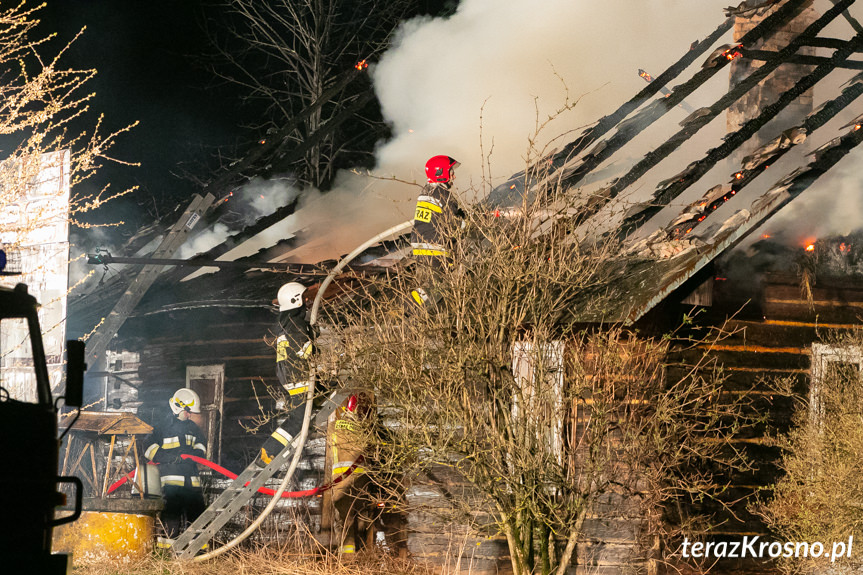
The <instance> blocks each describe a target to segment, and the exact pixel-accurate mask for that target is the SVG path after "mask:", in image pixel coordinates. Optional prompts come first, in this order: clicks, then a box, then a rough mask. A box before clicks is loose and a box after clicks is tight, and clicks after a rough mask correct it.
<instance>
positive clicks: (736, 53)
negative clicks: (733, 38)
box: [722, 44, 743, 61]
mask: <svg viewBox="0 0 863 575" xmlns="http://www.w3.org/2000/svg"><path fill="white" fill-rule="evenodd" d="M740 48H743V44H738V45H737V46H735V47H734V48H729V49H728V50H726V51H725V52H723V53H722V55H723V56H725V58H726V59H727V60H729V61H731V60H735V59H737V58H742V57H743V53H742V52H741V51H740Z"/></svg>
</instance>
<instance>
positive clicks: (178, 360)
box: [114, 308, 325, 541]
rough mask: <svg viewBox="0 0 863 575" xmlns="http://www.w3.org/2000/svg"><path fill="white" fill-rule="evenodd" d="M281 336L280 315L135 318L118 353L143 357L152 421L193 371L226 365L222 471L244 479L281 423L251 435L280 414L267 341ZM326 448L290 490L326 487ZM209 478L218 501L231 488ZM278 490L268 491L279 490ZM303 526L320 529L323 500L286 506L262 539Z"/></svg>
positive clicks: (143, 403) (316, 449) (248, 516)
mask: <svg viewBox="0 0 863 575" xmlns="http://www.w3.org/2000/svg"><path fill="white" fill-rule="evenodd" d="M275 328H276V315H275V314H273V313H271V312H269V311H268V310H258V309H253V310H249V309H225V310H221V309H217V308H205V309H200V310H188V311H181V312H173V313H170V314H167V313H166V314H157V315H153V316H147V317H144V318H132V319H130V320H129V321H128V322H127V325H126V326H124V328H123V331H121V333H120V337H119V338H117V340H116V343H115V344H114V347H115V348H119V349H123V348H125V347H127V346H128V347H130V348H134V351H135V352H137V353H139V355H140V364H139V370H138V378H139V380H140V386H139V389H138V399H139V402H140V408H139V410H138V413H139V416H140V417H141V418H142V419H144V420H145V421H148V420H155V418H156V415H157V414H160V413H161V414H164V412H165V410H167V409H169V407H168V399H169V398H170V397H171V395H172V394H173V393H174V391H176V390H177V389H178V388H180V387H184V386H185V385H186V367H187V366H190V365H210V364H224V366H225V373H224V377H225V379H224V407H223V417H222V429H221V441H222V450H221V453H222V457H221V464H222V465H223V466H224V467H226V468H228V469H230V470H232V471H234V472H237V473H239V472H240V471H242V470H243V469H244V468H245V467H246V465H248V464H249V463H250V462H251V461H252V459H253V458H254V457H255V455H256V454H257V453H258V450H259V449H260V446H261V445H262V444H263V442H264V441H265V440H266V438H267V437H268V436H269V434H270V433H271V432H272V430H273V429H274V428H275V426H276V425H277V420H276V419H274V420H273V421H271V422H270V423H268V424H266V425H263V426H262V427H261V429H260V430H259V431H257V433H253V432H251V431H249V430H248V428H249V427H253V426H255V425H256V420H258V419H260V417H261V416H262V413H271V412H273V411H275V399H273V397H272V396H271V395H270V393H269V392H268V388H272V390H281V386H280V385H279V382H278V379H277V377H276V365H275V362H276V359H275V358H276V356H275V350H274V349H273V348H272V347H270V346H269V345H268V344H267V343H266V342H265V338H266V339H267V340H268V341H271V340H272V339H273V338H274V336H273V333H274V331H275ZM324 445H325V442H324V438H323V437H322V436H320V435H313V436H312V438H311V439H310V441H309V444H308V445H307V449H306V451H305V457H304V459H303V460H301V462H300V467H299V469H298V471H297V474H296V476H295V479H294V481H293V482H292V487H291V488H290V489H292V490H306V489H311V488H313V487H315V486H317V485H320V484H321V482H322V480H323V469H324ZM202 477H206V478H209V479H207V480H205V490H206V491H208V492H209V493H210V494H211V495H214V494H216V493H218V492H219V491H220V490H221V489H223V488H224V487H226V486H227V485H229V484H230V481H229V480H225V479H224V478H222V477H221V476H220V475H218V474H216V473H215V472H209V471H206V472H204V473H202ZM271 483H272V482H271ZM278 483H279V481H275V483H274V484H273V485H269V486H270V487H272V488H275V487H277V486H278ZM268 502H269V498H268V497H267V496H261V497H259V498H256V499H254V500H253V501H252V503H251V504H250V506H249V507H248V508H247V510H246V512H244V513H240V514H238V516H237V517H235V518H234V520H233V521H232V522H231V523H229V524H228V525H227V526H226V527H225V529H224V530H223V532H220V537H221V538H222V539H227V538H229V536H230V535H231V534H234V533H238V532H240V531H242V529H243V528H245V526H246V525H248V523H250V522H251V521H252V520H253V519H254V517H256V516H257V515H258V513H259V512H260V510H261V509H263V507H264V506H265V505H266V504H267V503H268ZM298 522H300V523H302V524H303V525H305V526H308V527H310V528H312V530H314V529H315V528H316V526H317V525H318V524H319V522H320V501H319V499H318V498H305V499H285V500H283V501H282V502H281V503H280V504H279V506H278V507H277V508H276V510H275V511H274V513H273V515H272V516H271V518H270V519H268V522H267V524H266V526H267V528H266V529H264V530H262V533H261V534H260V535H258V536H257V537H258V538H259V540H260V541H265V540H267V538H272V537H275V534H277V533H279V532H281V533H285V528H287V527H289V526H291V525H295V524H297V523H298Z"/></svg>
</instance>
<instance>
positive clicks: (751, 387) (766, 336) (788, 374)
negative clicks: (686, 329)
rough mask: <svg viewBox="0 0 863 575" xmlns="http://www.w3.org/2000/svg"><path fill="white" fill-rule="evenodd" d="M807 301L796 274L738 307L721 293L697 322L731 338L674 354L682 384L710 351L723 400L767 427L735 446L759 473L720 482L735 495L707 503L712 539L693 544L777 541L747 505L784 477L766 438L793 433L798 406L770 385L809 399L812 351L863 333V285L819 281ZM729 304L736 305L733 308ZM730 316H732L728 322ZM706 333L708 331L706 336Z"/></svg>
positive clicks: (763, 566) (752, 564)
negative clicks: (834, 336)
mask: <svg viewBox="0 0 863 575" xmlns="http://www.w3.org/2000/svg"><path fill="white" fill-rule="evenodd" d="M814 283H815V287H813V288H812V289H811V294H812V299H811V300H809V299H808V298H807V297H806V296H805V290H804V288H803V287H802V286H801V278H800V276H798V275H795V274H787V273H771V274H767V275H765V276H764V278H763V280H762V283H761V288H760V290H759V292H758V296H757V298H756V299H755V300H753V301H751V302H749V303H747V304H745V305H744V306H743V307H742V308H741V307H738V304H739V303H740V302H739V301H736V298H733V297H732V298H731V300H732V301H731V302H729V301H728V299H725V300H724V301H722V298H723V296H726V298H727V296H728V295H730V290H732V289H733V286H727V287H726V288H725V289H724V290H719V296H718V297H719V299H720V301H718V302H717V306H716V308H714V309H712V310H709V311H707V313H705V314H704V315H703V316H702V317H699V318H697V319H696V322H697V324H698V326H700V327H701V328H705V327H714V328H722V329H723V330H725V331H726V332H728V333H729V334H730V335H729V336H728V337H726V338H725V339H723V340H722V341H719V342H718V343H716V344H714V345H710V346H709V349H707V348H708V345H707V344H705V345H702V346H700V347H699V348H698V349H692V350H689V351H685V352H679V353H676V354H672V356H671V357H670V360H671V361H670V367H669V369H668V377H669V378H676V377H683V376H684V374H685V373H686V370H688V369H690V368H691V366H692V365H693V364H695V362H697V361H698V359H699V358H700V357H701V356H702V354H703V353H704V352H707V353H708V357H709V358H711V359H713V360H715V361H716V362H717V364H718V365H719V366H721V369H722V371H723V372H724V376H725V377H726V379H725V381H724V383H723V387H724V390H725V393H727V394H729V395H731V394H737V395H740V394H743V395H745V396H747V397H748V398H750V399H751V401H752V404H751V407H752V410H753V412H754V413H756V414H760V415H762V416H765V421H763V422H761V423H759V424H758V425H756V426H755V427H753V428H751V429H749V430H747V431H745V432H743V433H741V434H740V435H739V437H738V441H737V445H736V447H737V448H739V449H741V450H742V451H743V452H744V453H746V454H747V456H749V457H750V458H751V460H752V461H753V462H754V463H755V465H756V467H755V469H753V470H752V471H749V472H745V473H734V474H730V475H728V476H724V477H720V478H719V480H721V481H727V482H728V483H729V484H730V488H729V489H728V490H727V492H726V493H725V494H724V495H723V497H722V501H723V502H724V503H726V504H728V505H729V509H725V508H723V506H722V505H720V504H718V503H717V504H709V503H707V504H703V505H701V506H700V508H699V509H698V510H697V511H699V512H701V513H706V514H708V517H709V518H710V519H711V522H712V523H713V524H715V525H717V527H715V528H714V529H713V530H711V532H710V533H706V532H695V533H689V534H688V535H689V539H690V540H694V541H699V540H700V541H716V542H720V541H725V540H727V541H741V540H742V538H743V536H745V535H748V536H750V537H751V536H754V535H760V536H761V537H762V540H765V539H767V540H771V541H772V540H774V537H775V536H774V535H773V534H771V533H770V532H769V531H768V530H767V528H766V526H765V525H764V523H763V521H762V520H761V519H760V518H758V517H757V516H756V515H754V514H753V513H751V512H750V510H749V509H748V507H747V505H748V501H750V499H748V497H749V496H751V495H752V494H753V493H754V492H756V491H758V492H759V493H760V496H761V497H769V496H770V491H769V489H768V488H769V486H770V485H772V484H774V483H775V481H776V480H777V479H778V478H779V470H778V468H777V461H778V458H779V456H780V453H779V450H778V449H777V448H775V447H773V446H772V445H771V444H770V442H769V440H768V439H767V437H768V435H773V436H775V435H777V434H781V433H784V432H787V431H788V430H789V429H790V427H791V424H792V420H791V416H792V411H793V409H794V400H793V399H792V398H789V397H785V396H783V395H780V394H778V393H776V392H775V388H774V387H773V386H772V385H771V382H772V381H776V380H779V379H787V380H789V381H790V383H791V389H792V390H793V392H794V393H795V394H797V395H798V397H804V398H805V397H807V396H808V391H809V386H810V381H811V366H812V344H813V343H817V342H819V341H820V340H821V338H822V337H823V336H825V335H826V334H827V332H828V331H830V330H837V329H838V330H848V329H859V328H861V327H863V321H861V314H863V283H861V282H860V281H859V280H855V279H852V278H849V277H819V278H817V279H816V281H815V282H814ZM729 303H730V305H729ZM729 315H731V316H733V317H731V319H728V320H726V318H727V317H729ZM701 333H703V331H702V332H701ZM741 569H744V570H745V572H747V573H759V572H764V573H774V572H776V573H778V570H777V569H776V568H775V565H773V564H772V563H771V562H769V561H768V562H761V561H747V562H743V561H742V560H726V561H721V562H720V563H719V564H718V565H717V566H716V567H715V568H714V571H713V572H718V573H723V572H727V573H739V572H741V571H740V570H741Z"/></svg>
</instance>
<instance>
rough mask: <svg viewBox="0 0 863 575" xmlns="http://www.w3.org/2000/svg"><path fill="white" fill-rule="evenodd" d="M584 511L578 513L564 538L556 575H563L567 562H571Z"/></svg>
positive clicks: (582, 523) (582, 522)
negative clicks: (564, 545) (563, 546)
mask: <svg viewBox="0 0 863 575" xmlns="http://www.w3.org/2000/svg"><path fill="white" fill-rule="evenodd" d="M586 513H587V512H586V511H579V514H578V519H576V521H575V525H574V526H573V527H572V529H570V530H569V535H568V536H567V538H566V547H565V548H564V549H563V553H562V554H561V556H560V563H558V565H557V575H564V573H566V568H567V567H568V566H569V562H570V561H571V560H572V552H573V551H575V542H576V540H578V534H579V533H581V526H582V525H584V517H585V515H586Z"/></svg>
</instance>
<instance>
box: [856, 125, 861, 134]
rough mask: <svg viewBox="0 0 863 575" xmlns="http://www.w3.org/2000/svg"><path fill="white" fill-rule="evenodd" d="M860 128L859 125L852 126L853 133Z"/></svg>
mask: <svg viewBox="0 0 863 575" xmlns="http://www.w3.org/2000/svg"><path fill="white" fill-rule="evenodd" d="M860 127H861V126H860V124H854V131H855V132H856V131H857V130H859V129H860Z"/></svg>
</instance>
